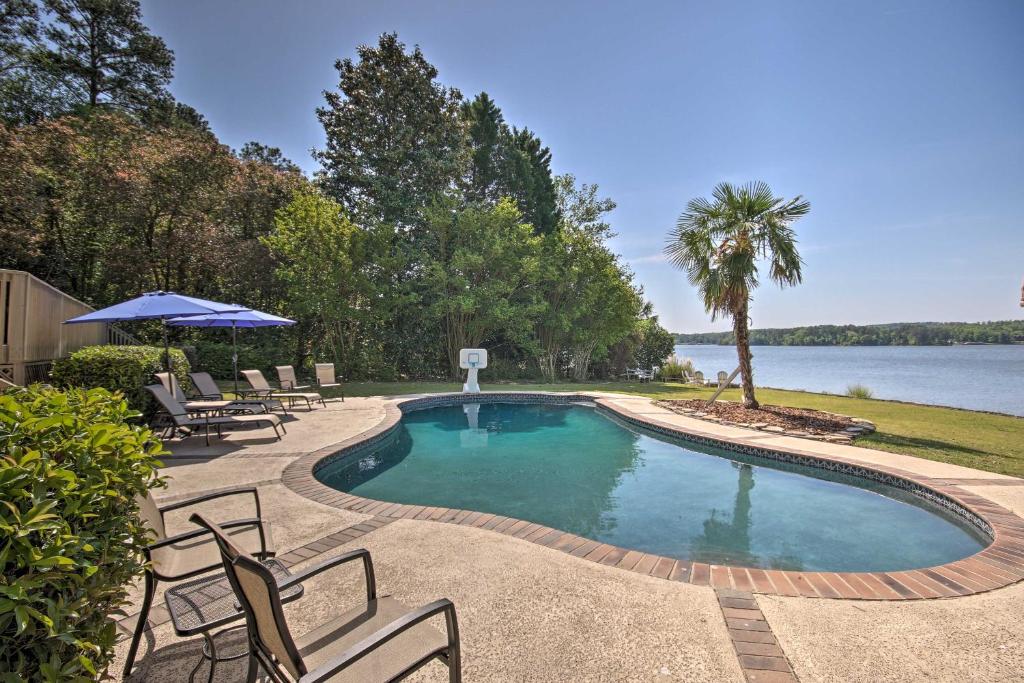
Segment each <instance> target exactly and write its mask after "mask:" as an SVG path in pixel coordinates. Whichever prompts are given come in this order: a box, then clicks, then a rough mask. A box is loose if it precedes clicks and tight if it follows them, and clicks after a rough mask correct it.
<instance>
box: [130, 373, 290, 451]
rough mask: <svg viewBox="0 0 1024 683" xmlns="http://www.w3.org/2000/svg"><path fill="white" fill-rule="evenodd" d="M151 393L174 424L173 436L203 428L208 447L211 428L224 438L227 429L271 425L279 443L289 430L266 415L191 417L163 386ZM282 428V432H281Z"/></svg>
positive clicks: (153, 385)
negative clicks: (178, 431) (223, 430)
mask: <svg viewBox="0 0 1024 683" xmlns="http://www.w3.org/2000/svg"><path fill="white" fill-rule="evenodd" d="M146 390H147V391H149V393H151V394H153V397H154V398H155V399H156V400H157V401H158V402H159V403H160V406H161V407H162V408H163V410H164V413H165V414H166V415H167V417H168V418H169V419H170V420H171V424H172V428H171V430H172V435H173V432H174V431H176V430H178V429H182V430H186V431H187V432H188V433H191V430H192V429H195V428H203V429H204V430H205V435H206V445H207V446H209V445H210V428H211V427H213V428H215V429H216V431H217V435H218V436H223V434H222V433H221V430H222V429H223V428H224V427H225V426H228V427H238V426H241V425H251V424H255V425H256V426H257V427H258V426H259V425H261V424H264V425H269V426H271V427H273V428H274V434H275V435H276V436H277V439H278V441H280V440H281V434H282V433H284V434H287V433H288V432H287V430H285V428H284V423H282V422H281V418H279V417H278V416H277V415H272V414H270V413H265V414H262V415H210V414H209V413H203V414H202V415H199V416H198V417H193V416H192V415H189V411H188V410H186V409H185V406H183V405H182V404H181V403H180V402H178V401H176V400H175V399H174V397H173V396H171V394H170V393H169V392H168V391H167V390H166V389H164V388H163V385H160V384H152V385H150V386H147V387H146ZM279 428H280V431H279Z"/></svg>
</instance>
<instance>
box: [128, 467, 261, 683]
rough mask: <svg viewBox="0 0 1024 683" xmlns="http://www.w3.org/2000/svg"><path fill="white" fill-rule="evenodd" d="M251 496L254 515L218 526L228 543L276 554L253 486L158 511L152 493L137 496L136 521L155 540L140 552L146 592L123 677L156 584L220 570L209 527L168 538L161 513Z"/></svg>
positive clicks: (133, 660)
mask: <svg viewBox="0 0 1024 683" xmlns="http://www.w3.org/2000/svg"><path fill="white" fill-rule="evenodd" d="M248 494H251V495H252V497H253V502H254V503H255V516H253V517H251V518H246V519H238V520H233V521H230V522H225V523H222V524H221V528H222V529H224V530H225V531H228V533H229V534H230V536H231V539H232V542H234V543H238V544H239V545H241V546H242V547H244V548H246V549H247V550H248V551H249V552H250V553H255V554H257V556H258V557H260V558H261V559H266V558H268V557H271V556H273V555H274V539H273V537H272V536H271V533H270V523H269V522H266V521H264V520H263V519H262V517H261V510H260V496H259V493H258V492H257V491H256V489H255V487H240V488H233V489H227V490H224V491H217V492H215V493H207V494H204V495H200V496H196V497H193V498H189V499H188V500H182V501H178V502H175V503H171V504H169V505H164V506H163V507H160V506H158V505H157V504H156V501H155V500H153V495H152V493H147V494H146V496H145V497H142V496H139V497H137V498H136V499H135V500H136V503H138V506H139V517H140V518H141V519H142V521H143V522H145V523H146V525H147V526H148V527H149V528H150V529H151V530H152V531H153V535H154V540H153V541H152V542H151V543H150V544H149V545H148V546H146V547H145V548H143V549H142V552H143V555H144V556H145V558H146V564H147V569H146V572H145V576H144V584H145V585H144V593H143V597H142V609H141V610H140V611H139V616H138V621H136V623H135V632H134V633H133V635H132V642H131V646H130V647H129V648H128V658H127V660H126V662H125V665H124V678H128V674H130V673H131V671H132V665H133V664H134V663H135V655H136V653H137V652H138V649H139V642H140V640H141V639H142V633H143V631H145V630H146V620H147V619H148V618H149V610H150V608H151V607H152V605H153V596H154V595H156V586H157V583H158V582H160V581H164V582H176V581H183V580H185V579H189V578H192V577H193V576H199V575H200V574H204V573H206V572H209V571H213V570H215V569H219V568H221V567H222V566H223V563H222V561H221V557H220V551H219V550H218V547H217V543H216V540H215V538H214V536H213V534H212V532H210V531H209V530H208V529H204V528H195V529H192V530H190V531H186V532H184V533H180V534H176V535H174V536H168V535H167V526H166V524H165V523H164V515H165V514H166V513H167V512H170V511H172V510H180V509H182V508H187V507H191V506H193V505H198V504H200V503H205V502H207V501H210V500H215V499H218V498H225V497H227V496H237V495H248Z"/></svg>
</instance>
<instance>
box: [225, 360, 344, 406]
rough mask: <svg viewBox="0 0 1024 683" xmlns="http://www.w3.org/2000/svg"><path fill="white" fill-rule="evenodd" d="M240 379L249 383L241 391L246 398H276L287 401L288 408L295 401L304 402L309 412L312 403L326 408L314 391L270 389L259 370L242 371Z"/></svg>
mask: <svg viewBox="0 0 1024 683" xmlns="http://www.w3.org/2000/svg"><path fill="white" fill-rule="evenodd" d="M242 377H244V378H245V381H246V382H248V383H249V387H250V388H249V389H243V390H242V393H243V394H244V395H245V396H246V397H249V396H256V397H258V398H261V399H267V398H276V399H285V400H287V401H288V405H289V406H293V405H295V402H296V401H305V402H306V407H307V408H309V409H310V410H312V409H313V404H314V403H320V405H324V406H326V405H327V404H326V403H324V399H323V397H322V396H321V395H320V394H318V393H316V392H314V391H305V392H303V391H280V390H277V389H272V388H271V386H270V384H269V383H268V382H267V378H266V377H264V376H263V373H262V372H260V371H259V370H242Z"/></svg>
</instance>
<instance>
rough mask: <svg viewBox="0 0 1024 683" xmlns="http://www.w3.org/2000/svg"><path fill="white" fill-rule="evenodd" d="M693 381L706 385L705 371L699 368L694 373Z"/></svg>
mask: <svg viewBox="0 0 1024 683" xmlns="http://www.w3.org/2000/svg"><path fill="white" fill-rule="evenodd" d="M693 381H694V382H695V383H697V384H699V385H701V386H704V373H703V372H701V371H700V370H697V371H695V372H694V373H693Z"/></svg>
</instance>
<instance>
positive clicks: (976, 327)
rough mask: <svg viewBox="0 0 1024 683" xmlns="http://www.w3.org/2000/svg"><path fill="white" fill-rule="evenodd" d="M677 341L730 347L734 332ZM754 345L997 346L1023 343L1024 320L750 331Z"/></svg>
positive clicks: (680, 337)
mask: <svg viewBox="0 0 1024 683" xmlns="http://www.w3.org/2000/svg"><path fill="white" fill-rule="evenodd" d="M672 336H673V337H674V338H675V341H676V343H677V344H703V345H710V346H730V345H732V344H733V343H734V342H733V334H732V332H701V333H696V334H683V333H680V332H677V333H675V334H673V335H672ZM750 344H751V346H996V345H1021V344H1024V320H999V321H991V322H984V323H933V322H925V323H886V324H882V325H812V326H808V327H788V328H764V329H754V330H751V331H750Z"/></svg>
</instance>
